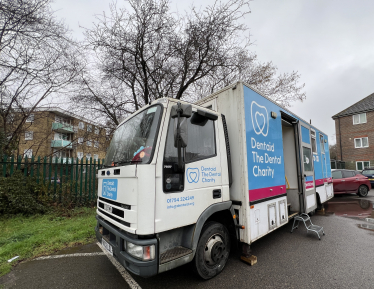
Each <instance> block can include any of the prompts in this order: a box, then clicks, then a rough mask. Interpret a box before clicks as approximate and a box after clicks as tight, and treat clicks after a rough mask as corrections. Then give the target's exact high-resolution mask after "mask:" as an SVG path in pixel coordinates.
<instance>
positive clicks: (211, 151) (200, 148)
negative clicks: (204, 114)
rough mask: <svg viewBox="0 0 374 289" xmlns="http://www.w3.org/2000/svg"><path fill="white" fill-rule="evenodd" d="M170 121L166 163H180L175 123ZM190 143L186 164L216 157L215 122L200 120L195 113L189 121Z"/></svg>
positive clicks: (187, 148)
mask: <svg viewBox="0 0 374 289" xmlns="http://www.w3.org/2000/svg"><path fill="white" fill-rule="evenodd" d="M177 121H178V119H177V118H175V119H170V124H169V129H168V136H167V140H166V148H165V161H167V162H178V150H177V148H176V147H174V125H175V124H174V122H177ZM187 127H188V143H187V147H186V152H185V161H186V163H190V162H194V161H197V160H200V159H205V158H208V157H212V156H215V155H216V143H215V139H214V122H213V121H212V120H208V119H204V120H202V119H200V118H199V117H198V115H196V116H195V113H194V114H193V115H192V116H191V117H190V118H189V119H188V126H187Z"/></svg>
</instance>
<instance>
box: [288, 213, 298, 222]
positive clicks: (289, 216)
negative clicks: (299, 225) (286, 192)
mask: <svg viewBox="0 0 374 289" xmlns="http://www.w3.org/2000/svg"><path fill="white" fill-rule="evenodd" d="M298 214H299V213H298V212H290V214H289V215H288V220H291V219H293V218H294V217H295V216H297V215H298Z"/></svg>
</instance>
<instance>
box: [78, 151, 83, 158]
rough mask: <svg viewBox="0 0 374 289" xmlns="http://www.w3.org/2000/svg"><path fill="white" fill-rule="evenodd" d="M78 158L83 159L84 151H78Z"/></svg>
mask: <svg viewBox="0 0 374 289" xmlns="http://www.w3.org/2000/svg"><path fill="white" fill-rule="evenodd" d="M77 158H78V159H80V160H81V159H82V158H83V152H77Z"/></svg>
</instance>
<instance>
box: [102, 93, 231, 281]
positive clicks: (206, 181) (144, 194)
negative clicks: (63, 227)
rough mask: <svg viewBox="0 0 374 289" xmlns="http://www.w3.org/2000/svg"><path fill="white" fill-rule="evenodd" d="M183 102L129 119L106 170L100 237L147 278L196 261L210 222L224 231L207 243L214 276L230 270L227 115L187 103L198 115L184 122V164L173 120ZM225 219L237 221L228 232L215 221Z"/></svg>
mask: <svg viewBox="0 0 374 289" xmlns="http://www.w3.org/2000/svg"><path fill="white" fill-rule="evenodd" d="M178 102H180V101H177V100H174V99H165V98H164V99H159V100H157V101H155V102H153V103H152V104H151V105H148V106H145V107H144V108H142V109H141V110H139V111H137V112H136V113H135V114H133V115H131V116H130V117H129V118H127V119H126V120H125V121H123V122H122V123H121V124H120V125H119V126H118V128H117V130H116V132H115V133H114V136H113V139H112V141H111V144H110V147H109V149H108V151H107V155H106V158H105V161H104V166H105V168H104V169H102V170H100V171H99V176H98V196H99V197H98V207H97V220H98V226H97V228H96V234H97V238H98V239H99V241H100V242H102V244H103V245H104V246H105V247H106V248H107V249H109V252H111V253H112V254H113V256H114V257H115V258H116V259H117V260H118V261H119V262H120V263H121V264H122V265H123V266H124V267H125V268H126V269H128V270H129V271H130V272H132V273H134V274H137V275H140V276H143V277H149V276H152V275H155V274H157V273H160V272H163V271H166V270H169V269H172V268H174V267H177V266H179V265H181V264H184V263H187V262H190V261H191V260H192V259H193V258H194V256H195V253H196V250H197V247H198V241H199V237H200V233H201V232H202V231H206V229H207V228H206V226H205V227H204V225H206V224H207V221H208V220H209V221H211V222H210V223H211V225H212V226H213V227H214V228H213V229H215V230H216V231H217V230H218V231H219V233H217V234H216V237H215V235H214V234H213V236H209V237H210V238H211V240H210V241H209V242H207V246H205V247H206V248H208V250H209V256H208V255H207V254H206V253H205V257H206V259H207V260H208V262H209V264H206V265H207V268H208V269H209V270H208V271H212V272H209V273H208V276H207V277H209V276H211V275H213V274H215V272H216V271H217V268H218V270H222V269H223V267H224V266H220V263H222V262H220V261H224V263H225V260H226V259H227V257H228V253H229V250H230V249H229V246H228V243H229V242H230V240H229V238H230V237H229V234H230V232H229V230H230V231H231V234H235V222H234V221H235V219H233V215H234V212H233V209H232V206H231V201H230V195H229V182H230V171H229V168H230V166H229V165H228V162H229V158H228V152H227V150H228V139H227V135H226V137H225V132H224V125H223V121H222V116H221V115H219V114H218V113H216V112H214V111H212V110H209V109H206V108H202V107H200V106H197V105H193V104H188V103H184V102H180V103H182V104H183V105H184V106H185V107H186V106H188V108H189V109H190V110H191V113H190V116H189V117H180V119H179V121H180V123H181V129H183V130H185V131H184V136H185V141H186V143H185V144H184V147H182V148H181V150H180V153H181V156H180V157H179V158H181V159H182V165H180V164H179V165H178V161H179V160H178V147H177V146H176V145H175V138H176V132H175V131H176V129H177V122H178V117H175V118H173V117H172V109H173V108H174V109H175V107H176V106H177V105H178ZM217 212H218V213H217ZM224 214H226V216H225V217H228V218H227V219H225V221H224V223H227V220H230V221H231V224H227V225H226V226H225V227H223V226H219V224H220V223H217V222H215V221H217V220H218V219H220V218H221V219H223V216H220V215H224ZM208 223H209V222H208ZM217 224H218V229H217ZM214 225H215V226H214ZM212 226H211V227H212ZM203 227H204V228H203ZM210 229H211V228H210ZM220 230H221V231H220ZM226 239H227V240H226ZM204 245H206V244H204ZM205 247H204V249H205ZM213 255H214V256H216V257H215V258H212V256H213ZM203 257H204V256H203ZM222 259H224V260H222ZM216 267H217V268H216ZM204 269H206V268H200V270H204ZM213 269H214V270H213ZM213 271H214V272H213ZM203 275H204V274H203Z"/></svg>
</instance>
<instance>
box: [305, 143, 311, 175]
mask: <svg viewBox="0 0 374 289" xmlns="http://www.w3.org/2000/svg"><path fill="white" fill-rule="evenodd" d="M311 155H312V152H311V150H310V148H306V147H303V163H304V171H305V172H310V171H313V168H312V156H311Z"/></svg>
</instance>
